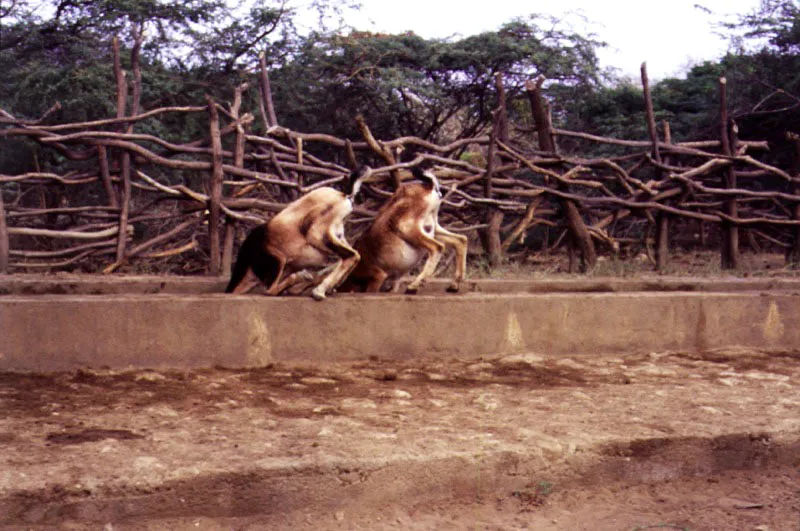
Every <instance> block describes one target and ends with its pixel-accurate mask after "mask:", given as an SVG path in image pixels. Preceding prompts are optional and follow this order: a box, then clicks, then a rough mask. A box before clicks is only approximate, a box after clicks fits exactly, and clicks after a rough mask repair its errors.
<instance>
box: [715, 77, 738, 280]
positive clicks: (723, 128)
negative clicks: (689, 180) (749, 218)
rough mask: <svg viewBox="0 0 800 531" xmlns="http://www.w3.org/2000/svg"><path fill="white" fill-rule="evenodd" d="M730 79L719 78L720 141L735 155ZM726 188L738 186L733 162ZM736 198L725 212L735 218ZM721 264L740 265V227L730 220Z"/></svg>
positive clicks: (725, 227) (725, 225) (725, 152)
mask: <svg viewBox="0 0 800 531" xmlns="http://www.w3.org/2000/svg"><path fill="white" fill-rule="evenodd" d="M727 84H728V80H727V79H725V78H724V77H721V78H719V111H720V141H721V143H722V154H723V155H726V156H731V155H733V146H731V137H730V134H731V128H730V126H731V124H730V120H729V119H728V97H727V91H726V88H727ZM724 181H725V188H729V189H730V188H736V170H735V169H734V167H733V164H731V165H730V166H728V169H727V170H726V172H725V177H724ZM738 210H739V208H738V205H737V204H736V198H731V199H728V200H727V201H725V213H726V214H727V215H728V216H730V217H732V218H735V217H736V216H737V214H738ZM720 251H721V257H720V258H721V260H720V262H721V266H722V269H736V268H737V267H738V265H739V227H737V226H736V225H735V224H733V223H731V222H730V221H723V222H722V245H721V249H720Z"/></svg>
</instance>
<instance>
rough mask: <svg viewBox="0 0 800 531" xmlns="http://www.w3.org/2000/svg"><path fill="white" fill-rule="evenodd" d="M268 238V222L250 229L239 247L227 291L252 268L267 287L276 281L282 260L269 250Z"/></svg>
mask: <svg viewBox="0 0 800 531" xmlns="http://www.w3.org/2000/svg"><path fill="white" fill-rule="evenodd" d="M267 240H268V235H267V226H266V224H264V225H259V226H257V227H256V228H254V229H253V230H251V231H250V234H248V235H247V238H245V240H244V243H242V246H241V248H240V249H239V254H238V256H237V257H236V265H234V266H233V272H232V273H231V280H230V282H228V287H227V288H225V293H232V292H233V290H235V289H236V286H238V285H239V283H240V282H241V281H242V280H243V279H244V277H245V275H247V271H248V270H252V271H253V273H254V274H255V275H256V276H257V277H258V278H259V279H260V280H261V282H263V283H264V285H265V286H267V287H269V286H270V285H271V284H272V283H273V282H275V279H276V278H277V276H278V271H279V270H280V262H278V259H277V258H275V257H274V256H272V255H271V254H269V253H268V252H267V243H268V242H267Z"/></svg>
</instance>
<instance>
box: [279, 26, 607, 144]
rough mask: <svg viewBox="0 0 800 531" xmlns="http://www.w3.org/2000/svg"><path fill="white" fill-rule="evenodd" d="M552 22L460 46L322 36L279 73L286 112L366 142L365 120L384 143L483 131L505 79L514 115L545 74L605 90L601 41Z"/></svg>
mask: <svg viewBox="0 0 800 531" xmlns="http://www.w3.org/2000/svg"><path fill="white" fill-rule="evenodd" d="M542 22H547V23H548V27H550V28H551V29H544V26H545V24H543V23H542ZM551 23H552V21H549V20H544V19H539V18H536V17H530V18H529V19H519V20H515V21H513V22H511V23H508V24H505V25H504V26H502V27H501V28H500V29H499V30H497V31H494V32H487V33H483V34H480V35H475V36H470V37H466V38H464V39H460V40H454V41H449V40H436V39H431V40H426V39H423V38H421V37H419V36H417V35H415V34H414V33H405V34H400V35H385V34H373V33H364V32H352V33H350V34H347V35H339V34H321V33H318V34H312V35H310V36H309V37H308V38H307V39H304V40H303V41H302V42H300V43H299V46H298V48H297V50H296V52H295V53H294V54H293V55H292V57H291V61H287V62H286V63H284V64H283V65H282V67H281V68H278V69H277V70H276V71H275V72H274V76H273V80H274V84H273V87H274V89H275V98H276V107H277V108H278V109H279V112H280V116H281V121H282V122H284V123H287V124H291V126H292V127H296V128H298V129H301V130H314V131H321V132H327V133H332V134H336V135H339V136H345V137H357V136H358V133H357V131H356V129H355V124H354V120H353V119H354V117H355V116H356V115H358V114H361V115H363V116H364V117H365V119H366V121H367V123H368V124H369V125H370V127H371V128H372V130H373V133H374V134H375V136H376V137H378V138H390V137H396V136H404V135H414V136H419V137H422V138H426V139H429V140H434V141H443V140H446V139H447V138H448V137H450V136H452V135H453V132H454V131H455V132H457V133H460V134H462V135H472V134H476V133H477V132H479V131H480V130H481V129H482V128H483V127H485V126H486V124H487V123H488V122H489V120H490V116H491V115H490V113H491V110H492V109H493V108H494V107H495V106H496V104H497V100H496V98H497V97H496V89H495V74H503V76H504V80H505V86H506V90H507V93H508V100H509V102H510V105H509V108H510V109H511V112H512V113H514V112H516V111H517V109H522V108H521V107H518V106H515V105H514V102H515V98H518V97H519V96H520V94H521V92H522V88H523V85H524V82H525V81H526V80H528V79H530V78H532V77H535V76H536V75H538V74H544V75H546V76H547V77H548V78H549V79H551V80H553V81H552V82H553V83H557V84H559V85H560V86H562V87H563V89H564V91H565V92H570V91H571V92H573V93H575V92H579V91H585V90H587V87H589V86H592V85H596V84H598V82H599V68H598V64H597V58H596V56H595V53H594V50H595V48H596V47H597V46H599V45H601V43H598V42H596V41H593V40H591V39H588V38H585V37H583V36H581V35H578V34H576V33H573V32H569V31H561V30H558V29H557V25H556V24H553V25H552V27H551V26H550V24H551ZM553 28H556V29H553Z"/></svg>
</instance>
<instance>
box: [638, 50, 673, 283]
mask: <svg viewBox="0 0 800 531" xmlns="http://www.w3.org/2000/svg"><path fill="white" fill-rule="evenodd" d="M641 72H642V92H643V95H644V108H645V112H646V114H647V133H648V134H649V135H650V142H651V143H652V144H653V152H652V153H653V160H655V161H656V162H657V163H659V164H661V162H662V161H661V151H660V150H659V148H658V131H657V130H656V116H655V112H654V111H653V98H652V97H651V96H650V81H649V79H648V77H647V63H646V62H645V63H642V67H641ZM667 131H668V130H667ZM667 134H668V133H667ZM657 173H658V178H659V180H660V179H661V178H662V177H663V174H664V171H663V170H661V169H660V168H659V169H658V170H657ZM668 259H669V217H668V216H667V214H666V213H664V212H659V213H658V215H657V216H656V269H657V270H658V271H664V270H665V269H666V267H667V261H668Z"/></svg>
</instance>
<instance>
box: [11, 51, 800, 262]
mask: <svg viewBox="0 0 800 531" xmlns="http://www.w3.org/2000/svg"><path fill="white" fill-rule="evenodd" d="M115 50H116V43H115ZM116 56H117V57H118V52H116ZM261 66H262V68H261V72H260V75H259V76H258V79H259V82H258V87H257V88H258V91H259V96H260V98H259V101H260V103H261V105H260V108H259V110H258V111H255V112H260V113H261V117H262V120H263V123H265V124H267V127H266V128H264V129H262V130H261V131H260V133H261V134H255V132H253V131H252V129H253V124H254V122H255V118H254V115H253V113H251V112H246V111H245V110H243V109H242V108H241V107H242V103H241V102H242V94H243V93H244V92H245V91H247V90H250V86H249V85H248V84H243V85H241V86H239V87H238V88H237V89H236V91H235V93H234V95H233V99H232V103H231V104H230V105H228V106H227V107H224V106H222V105H220V104H219V103H217V102H215V101H213V100H212V99H210V98H208V99H207V101H206V102H205V104H204V105H198V106H193V107H166V108H158V109H151V110H148V111H142V110H140V109H139V104H138V99H139V96H138V94H139V93H140V92H141V90H140V83H141V81H140V74H138V73H137V72H136V69H134V72H133V89H132V94H133V97H132V98H131V100H132V101H133V105H132V108H131V109H130V113H126V102H127V95H128V93H129V90H128V86H127V81H126V75H125V73H124V72H122V70H121V68H120V66H119V61H118V60H117V61H116V74H117V88H118V99H117V101H118V113H117V116H116V117H114V118H109V119H105V120H97V121H92V122H82V123H66V124H57V125H51V124H46V122H47V116H48V115H49V113H48V115H45V116H44V117H42V118H40V119H38V120H23V119H18V118H16V117H14V116H13V115H12V114H11V113H10V112H8V111H4V110H0V146H2V145H3V143H4V142H7V141H8V140H10V139H26V140H28V141H32V142H35V143H38V145H39V146H41V149H44V150H51V151H52V152H53V153H57V154H58V155H59V156H60V157H62V158H63V159H64V160H65V161H69V163H70V164H71V165H72V167H73V168H74V167H80V168H82V169H80V170H75V169H72V170H71V171H64V172H62V173H57V172H42V171H35V172H28V173H23V174H20V175H0V191H2V192H3V193H2V194H0V272H6V271H7V272H17V271H40V270H51V269H58V268H75V267H78V266H80V265H81V264H82V263H87V262H92V263H100V264H101V267H99V269H102V270H103V271H105V272H111V271H116V270H119V268H120V267H122V266H125V265H126V264H131V265H137V264H138V265H140V266H141V265H142V264H147V263H148V262H152V261H156V260H164V259H169V260H172V264H173V266H172V270H173V272H180V271H181V270H180V267H179V266H178V265H175V264H180V261H181V257H188V256H189V254H187V253H191V256H192V257H194V259H195V260H196V259H198V257H200V259H201V260H204V261H205V263H204V264H203V266H202V268H203V269H205V271H207V272H208V273H209V274H211V275H220V274H227V273H228V272H229V270H230V263H231V258H232V255H233V251H234V248H235V242H236V240H237V239H238V238H240V237H241V236H242V235H243V234H244V233H245V231H246V229H249V227H251V226H253V224H255V223H263V222H264V221H265V220H266V219H268V218H269V216H270V215H271V214H274V213H275V212H278V211H279V210H280V209H281V208H283V206H285V205H286V204H287V203H288V202H290V201H291V200H293V199H295V198H297V197H299V196H300V195H301V194H304V193H306V192H308V191H310V190H313V189H315V188H317V187H320V186H327V185H333V186H335V185H336V183H338V182H339V181H340V180H342V179H343V178H344V177H345V176H346V175H347V174H348V173H349V172H350V170H351V169H352V168H354V167H356V166H357V165H359V164H362V163H368V164H370V165H371V166H372V167H373V168H374V170H375V173H376V174H378V175H384V176H386V179H385V180H384V181H383V182H382V183H379V184H377V185H371V186H369V187H368V189H367V191H366V194H365V196H366V198H365V200H364V202H363V203H361V204H359V205H358V206H357V208H356V210H355V212H354V214H353V215H352V216H351V227H355V228H358V227H359V226H364V224H365V223H367V222H368V221H369V220H370V219H371V218H372V217H373V216H374V215H375V212H376V211H377V209H378V208H379V207H380V205H381V203H382V202H383V201H385V199H386V197H388V196H389V195H390V194H391V192H392V190H393V189H394V187H396V186H397V185H399V184H400V183H401V182H402V180H403V179H404V178H405V177H406V176H407V175H408V171H407V170H408V169H409V168H410V167H412V166H413V165H416V164H420V163H426V164H432V165H433V166H434V171H435V173H437V175H438V176H439V178H440V180H441V181H442V184H443V187H444V189H445V191H446V196H445V205H444V207H443V209H442V216H443V218H444V224H445V225H448V226H449V227H450V228H451V229H453V230H456V231H460V232H468V233H479V234H480V235H481V236H482V238H481V241H482V244H483V249H484V250H485V252H486V255H487V256H488V258H489V261H490V262H491V263H492V264H497V263H499V262H500V261H501V260H502V259H503V257H504V256H505V255H506V253H507V252H508V251H509V249H511V248H512V246H513V245H514V244H515V243H517V242H520V241H521V240H522V239H523V238H524V237H525V235H526V234H528V233H530V231H531V230H532V229H533V228H534V227H536V226H543V227H547V228H548V231H547V233H548V234H549V233H552V234H553V235H554V236H553V238H552V239H551V240H549V241H547V242H546V243H543V244H542V245H546V246H547V247H549V248H553V249H555V248H559V247H561V246H564V247H566V248H567V250H568V252H569V257H570V270H577V269H583V270H589V269H591V268H592V267H593V266H594V264H595V262H596V259H597V255H598V250H599V251H600V252H610V253H619V252H620V250H623V251H624V250H625V249H626V247H630V246H632V245H633V246H640V247H642V248H646V249H650V248H651V247H652V251H653V252H652V260H653V264H654V266H655V267H657V268H662V269H663V268H664V267H665V266H666V264H667V261H668V257H669V252H670V249H669V243H670V241H671V239H674V237H675V235H676V233H677V231H678V230H681V231H683V230H685V227H686V226H687V225H689V226H692V227H694V229H693V230H698V229H697V227H701V226H704V227H719V234H721V238H719V245H720V247H721V248H720V253H721V263H722V266H723V267H725V268H735V267H736V266H737V261H738V256H739V247H740V244H739V237H740V230H746V235H747V238H748V245H750V246H752V247H754V248H758V247H760V246H763V245H767V246H770V247H772V248H775V247H779V248H782V249H784V250H786V251H787V256H788V257H789V259H790V260H791V261H792V262H796V261H798V259H799V258H800V243H798V242H800V238H798V235H800V191H799V190H798V185H799V184H800V179H798V177H797V176H796V175H793V174H790V173H789V172H788V171H786V170H784V169H781V168H777V167H774V166H770V165H768V164H765V163H763V162H761V161H759V159H758V154H759V152H760V151H763V150H766V149H768V146H767V143H766V142H762V141H742V140H739V139H738V138H737V136H736V128H735V125H734V124H732V122H731V121H730V120H729V119H728V118H727V110H726V103H725V87H726V85H725V80H724V79H721V80H720V84H719V90H720V95H721V98H720V100H721V108H720V114H721V116H722V119H721V121H720V132H719V137H718V138H714V139H709V140H706V141H698V142H677V143H673V142H672V141H671V138H670V134H669V124H666V123H665V124H662V127H661V131H660V132H659V131H658V127H657V124H656V122H655V119H654V115H653V110H652V104H651V103H650V96H649V86H648V81H647V74H646V69H645V65H642V80H643V88H644V101H643V106H644V108H645V109H646V111H647V112H646V115H647V126H648V131H649V138H648V139H645V140H621V139H612V138H604V137H599V136H595V135H591V134H588V133H582V132H574V131H567V130H562V129H558V128H555V127H553V125H552V124H551V121H550V115H549V112H548V105H547V102H546V100H545V99H544V98H543V96H542V83H543V82H544V79H543V78H538V79H536V80H532V81H530V82H529V83H528V84H527V86H526V92H527V95H528V97H529V100H530V108H531V112H532V117H533V123H534V124H535V127H534V128H533V130H530V128H529V129H528V130H524V128H514V127H512V126H511V125H510V124H509V123H508V119H507V116H506V105H505V91H504V88H503V79H502V76H497V93H498V105H497V108H496V110H495V111H494V113H493V122H492V125H491V127H488V128H487V131H486V133H487V134H485V135H484V136H479V137H475V138H460V139H457V140H455V141H453V142H451V143H449V144H446V145H437V144H433V143H431V142H428V141H426V140H424V139H420V138H416V137H403V138H396V139H390V140H379V139H375V138H374V137H373V135H372V134H371V132H370V128H369V125H368V124H367V123H366V122H365V121H364V120H363V119H361V118H360V117H354V119H355V120H356V121H357V124H358V127H359V130H360V132H361V138H359V139H342V138H336V137H333V136H330V135H325V134H315V133H309V132H298V131H292V130H289V129H286V128H283V127H280V126H279V125H278V124H277V123H276V118H275V111H274V109H273V107H272V98H271V96H270V93H269V79H268V76H267V73H266V69H265V68H264V64H263V60H262V65H261ZM190 114H204V115H205V116H206V117H207V124H208V131H207V134H205V135H204V137H203V138H198V139H197V140H195V141H193V142H189V143H183V144H174V143H171V142H168V141H166V140H164V139H162V138H159V137H157V136H153V135H149V134H144V133H137V132H136V128H137V126H139V125H140V124H143V123H145V121H147V120H151V121H152V120H166V119H169V120H174V119H176V117H177V118H180V117H181V116H186V115H190ZM567 140H569V141H573V140H575V141H580V142H591V143H602V144H608V145H613V146H616V147H617V148H618V149H620V150H624V153H623V154H620V155H618V156H613V157H603V158H588V157H581V156H576V155H573V154H565V153H560V152H559V149H558V145H559V143H562V144H563V143H564V142H565V141H567ZM319 145H324V146H325V147H326V149H325V150H318V149H313V147H315V146H319ZM309 148H311V149H309ZM323 151H324V152H325V153H328V154H330V155H329V156H327V157H326V158H324V159H323V158H321V157H318V156H314V155H312V152H316V153H321V152H323ZM409 154H411V155H410V156H409ZM54 188H57V189H58V190H60V191H61V192H62V193H61V195H60V197H61V198H62V199H60V200H57V201H56V202H55V204H54V202H53V201H52V200H51V201H49V202H48V201H47V200H45V199H41V198H42V197H46V194H47V191H48V190H52V189H54ZM76 189H77V190H80V191H81V192H82V193H69V191H70V190H76ZM89 191H91V193H89ZM71 197H72V198H83V199H80V200H78V202H79V203H80V204H72V203H71V202H69V198H71ZM37 198H39V199H37ZM65 198H66V199H65ZM86 198H92V199H86ZM37 201H38V204H37ZM4 203H5V204H4ZM677 226H680V227H683V228H681V229H676V228H675V227H677ZM237 229H239V230H237ZM540 230H541V229H540ZM699 230H702V229H699ZM139 269H141V267H140V268H139Z"/></svg>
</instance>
